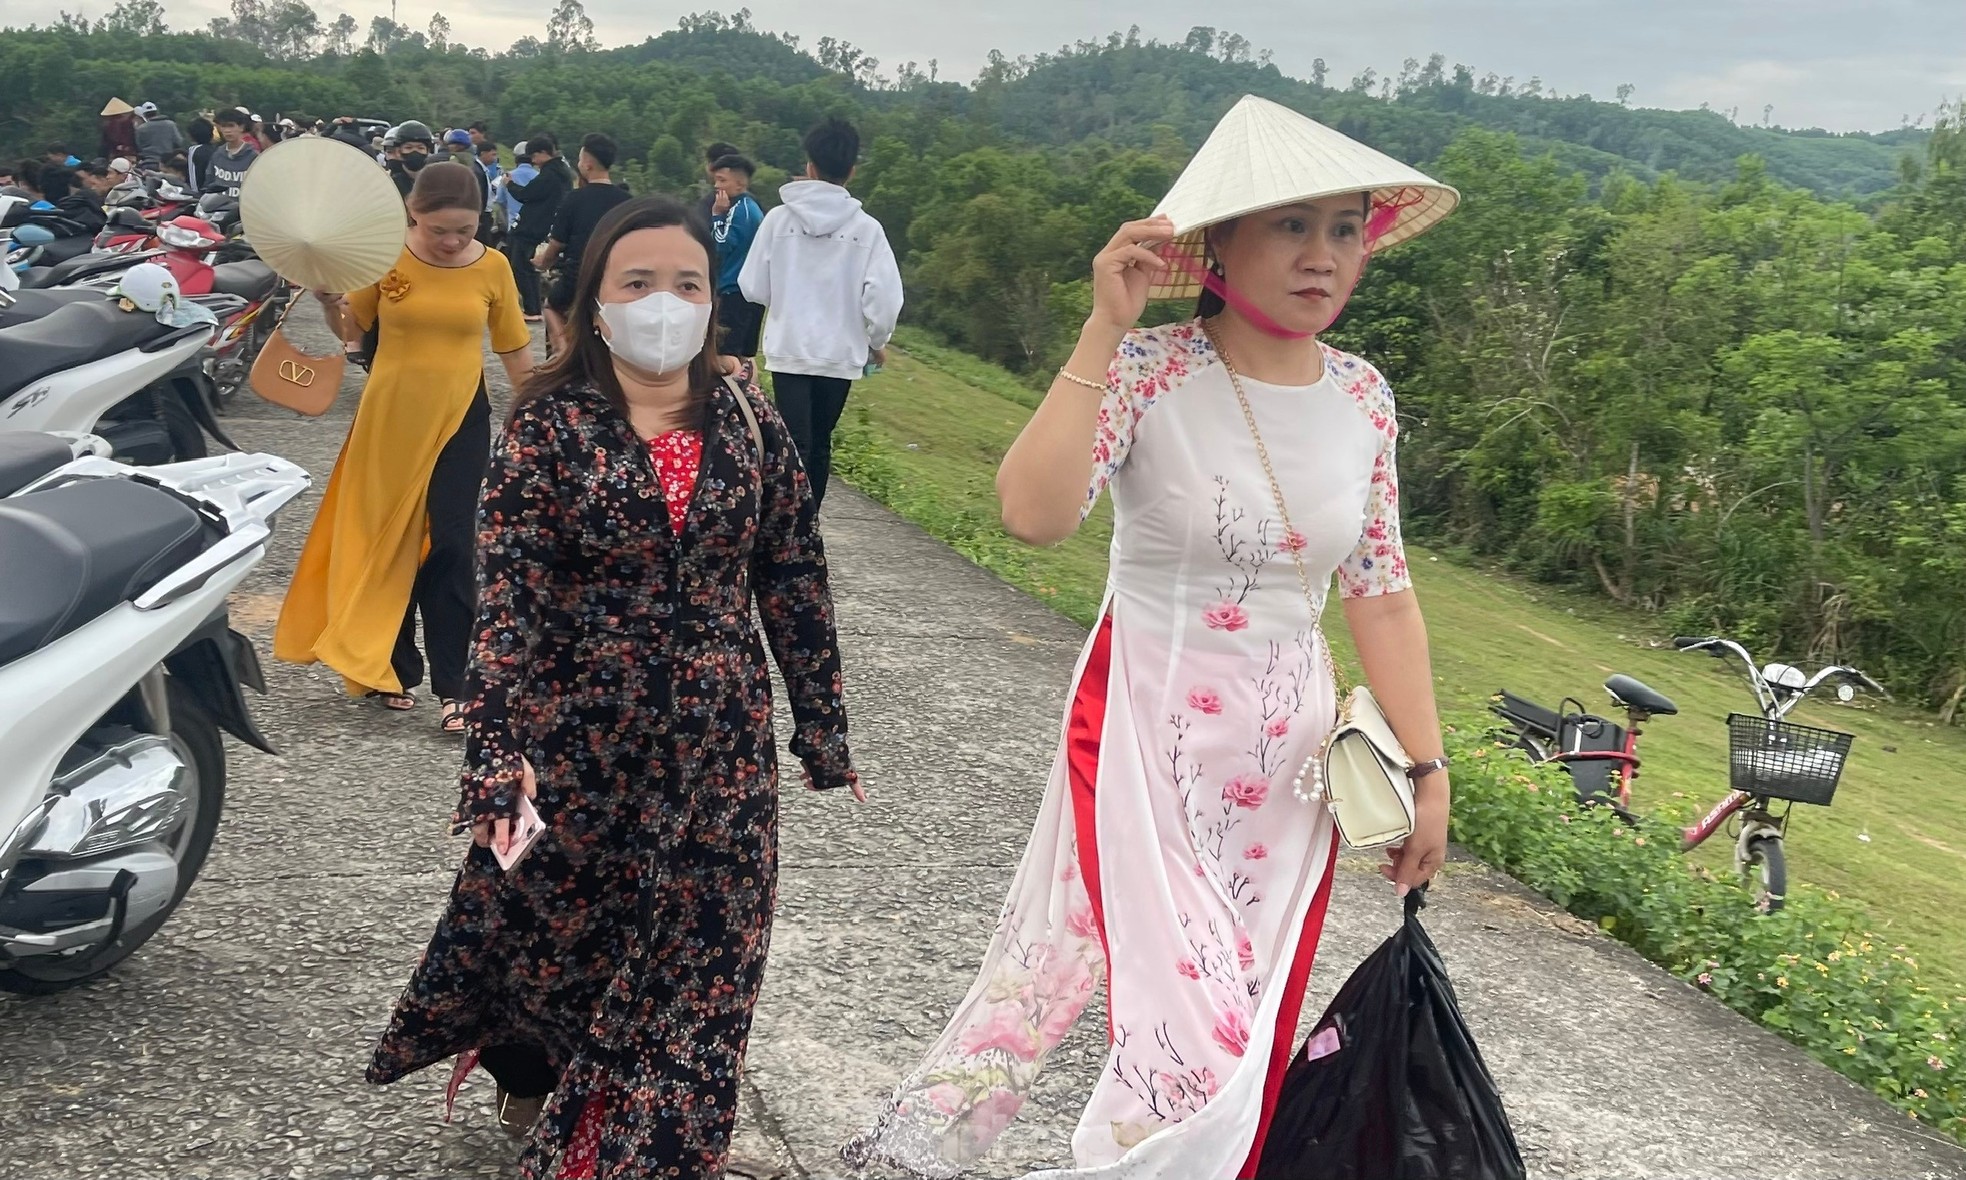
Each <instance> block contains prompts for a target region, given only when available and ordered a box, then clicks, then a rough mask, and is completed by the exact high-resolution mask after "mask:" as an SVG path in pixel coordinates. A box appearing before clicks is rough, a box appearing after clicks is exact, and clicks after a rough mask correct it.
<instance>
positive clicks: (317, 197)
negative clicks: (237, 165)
mask: <svg viewBox="0 0 1966 1180" xmlns="http://www.w3.org/2000/svg"><path fill="white" fill-rule="evenodd" d="M239 219H240V220H241V221H242V222H244V223H245V227H246V238H247V239H248V240H249V241H251V242H252V244H253V250H254V251H255V252H257V253H258V254H259V256H260V258H261V260H262V261H264V262H265V263H266V264H267V265H268V266H270V267H272V268H273V269H274V271H275V272H276V273H278V274H279V275H280V276H281V277H282V278H285V279H288V280H291V281H293V282H296V283H299V284H300V285H301V286H303V287H307V288H309V289H311V290H315V291H354V290H357V289H359V288H362V287H366V286H368V285H369V284H370V283H373V282H375V281H377V280H378V279H380V278H382V276H384V275H386V274H388V273H389V268H390V267H392V266H395V265H396V260H397V259H398V258H399V257H401V256H402V253H403V235H404V232H405V230H406V228H407V223H408V215H407V214H406V213H405V212H404V210H403V198H402V195H401V194H399V193H398V192H397V191H396V185H395V183H394V182H392V181H391V180H390V179H389V174H388V173H387V172H384V171H383V170H382V169H380V168H378V167H376V164H375V159H374V158H373V157H371V156H370V155H369V154H368V153H366V152H364V151H362V150H361V149H360V148H357V147H352V146H350V145H349V144H345V143H343V142H341V141H340V140H338V139H321V138H301V139H289V140H283V141H282V142H280V143H276V144H274V145H273V146H272V147H271V148H270V149H268V150H267V151H265V152H264V153H262V154H261V155H260V157H259V158H258V159H257V160H254V161H253V166H252V167H251V168H249V169H247V170H246V181H245V183H244V184H243V185H241V186H240V188H239Z"/></svg>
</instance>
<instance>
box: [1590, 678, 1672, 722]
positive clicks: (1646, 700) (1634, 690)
mask: <svg viewBox="0 0 1966 1180" xmlns="http://www.w3.org/2000/svg"><path fill="white" fill-rule="evenodd" d="M1604 691H1606V692H1608V693H1610V694H1611V699H1612V700H1614V701H1616V702H1618V703H1619V704H1621V705H1623V706H1624V707H1625V708H1627V709H1637V710H1639V711H1640V712H1644V713H1650V714H1652V715H1653V716H1654V717H1671V716H1672V715H1673V714H1675V713H1677V712H1679V706H1678V705H1675V704H1673V703H1672V698H1671V697H1669V696H1667V695H1665V694H1664V693H1662V692H1658V691H1656V690H1654V689H1653V688H1651V687H1650V686H1648V685H1646V684H1644V683H1642V682H1640V681H1638V680H1634V679H1632V678H1631V677H1630V676H1613V677H1612V678H1611V679H1609V680H1607V681H1605V682H1604Z"/></svg>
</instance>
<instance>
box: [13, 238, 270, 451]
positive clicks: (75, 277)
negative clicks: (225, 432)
mask: <svg viewBox="0 0 1966 1180" xmlns="http://www.w3.org/2000/svg"><path fill="white" fill-rule="evenodd" d="M127 220H128V219H127V218H125V219H124V222H123V223H121V224H120V227H121V228H123V229H126V230H129V231H130V232H134V229H133V227H130V226H129V225H128V224H127ZM118 227H119V225H118V224H117V223H113V224H112V227H111V228H118ZM105 232H107V231H105ZM150 232H151V235H152V236H151V237H150V238H149V239H147V240H148V241H151V242H153V243H154V244H155V245H156V246H157V247H158V248H157V249H149V250H144V251H141V252H138V253H123V254H118V253H111V252H105V253H97V254H90V255H86V256H84V257H81V258H77V259H74V260H72V261H70V262H68V263H64V264H62V265H60V266H55V267H51V268H48V269H47V270H45V271H30V272H28V273H27V274H25V275H23V276H22V286H23V287H26V288H29V289H32V290H42V291H46V290H54V289H58V288H60V287H62V286H66V285H77V284H79V285H83V286H91V287H96V288H99V289H104V290H106V289H108V288H110V287H113V286H115V285H116V284H117V283H119V282H121V281H122V278H123V276H124V275H125V274H126V273H127V272H128V271H129V269H130V268H131V267H132V266H135V265H138V264H140V263H143V262H157V263H160V264H162V265H163V266H164V267H166V268H167V269H168V270H169V271H170V272H171V274H172V276H173V277H174V278H176V279H177V281H178V287H179V289H180V290H181V291H182V292H183V293H184V294H185V295H187V296H191V297H193V298H195V299H197V300H198V301H199V302H202V303H204V304H205V305H206V306H208V307H210V308H211V309H212V310H213V312H214V313H216V314H217V315H218V317H219V323H220V330H219V332H218V334H217V336H216V337H215V339H214V340H213V343H212V346H211V348H210V349H209V350H208V351H207V352H206V353H205V354H204V355H203V356H202V357H201V358H200V366H201V368H202V369H203V371H204V374H205V378H206V380H207V381H208V382H209V385H210V390H209V393H210V401H211V405H212V408H213V409H214V410H218V409H223V408H224V407H226V406H228V405H230V404H231V402H232V399H233V398H234V397H236V396H237V395H238V393H239V391H240V390H242V389H244V388H246V383H247V378H248V377H249V376H250V375H251V373H252V368H253V362H254V361H255V360H257V359H258V357H259V350H260V348H261V347H262V346H264V345H265V343H266V338H267V336H268V335H270V334H271V332H272V327H273V324H274V323H275V322H277V321H278V320H279V318H280V312H281V310H282V309H283V308H284V307H285V306H286V304H287V301H288V299H289V298H291V296H292V293H293V292H292V288H291V287H290V286H289V285H288V284H286V283H284V282H282V281H281V280H280V277H279V276H278V275H276V274H274V273H273V268H272V267H270V266H267V265H266V264H265V263H264V262H261V261H260V260H259V259H258V257H257V256H255V255H254V254H253V253H252V248H251V247H250V246H249V245H248V244H246V243H245V242H244V241H241V240H239V239H236V238H228V237H226V236H225V234H224V233H223V232H222V231H221V230H220V229H219V228H218V227H217V226H215V225H213V224H212V223H211V222H209V221H206V220H205V219H203V218H200V217H192V216H189V215H186V216H181V217H176V218H172V219H171V220H169V221H165V222H161V223H159V224H158V225H156V226H154V227H152V228H151V230H150ZM227 259H230V260H231V261H226V260H227ZM216 295H224V296H231V297H233V298H231V299H223V300H221V299H213V298H207V297H208V296H216ZM214 437H221V436H219V435H218V434H217V433H216V432H214ZM200 453H202V452H200ZM177 457H179V458H188V457H190V456H188V455H184V454H180V455H178V456H177Z"/></svg>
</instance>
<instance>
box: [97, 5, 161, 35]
mask: <svg viewBox="0 0 1966 1180" xmlns="http://www.w3.org/2000/svg"><path fill="white" fill-rule="evenodd" d="M97 27H98V28H99V29H101V31H103V32H105V33H134V34H137V35H138V36H143V37H161V36H163V35H164V34H165V33H167V32H169V31H170V30H169V29H168V28H167V27H166V26H165V24H164V6H163V5H162V4H159V3H158V2H157V0H116V7H114V8H112V9H110V10H109V13H108V15H106V16H104V17H103V18H102V20H100V21H99V22H97Z"/></svg>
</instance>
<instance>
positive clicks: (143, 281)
mask: <svg viewBox="0 0 1966 1180" xmlns="http://www.w3.org/2000/svg"><path fill="white" fill-rule="evenodd" d="M110 295H111V296H113V297H116V298H119V299H127V300H129V301H130V302H131V303H133V304H135V305H136V307H137V308H138V309H139V310H142V311H149V312H160V311H164V310H166V309H167V308H172V307H175V306H176V305H177V304H178V303H180V302H182V301H183V295H184V293H183V292H182V291H181V290H179V289H178V284H177V276H176V275H173V274H172V273H171V272H170V269H169V268H168V267H164V266H159V265H158V264H157V263H155V262H140V263H138V264H137V265H135V266H133V267H131V268H130V269H128V270H126V271H124V272H123V278H122V280H121V281H119V282H118V283H117V284H116V289H115V290H113V291H111V292H110Z"/></svg>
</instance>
